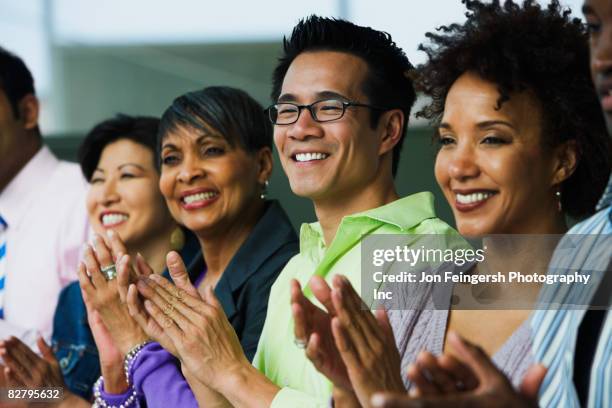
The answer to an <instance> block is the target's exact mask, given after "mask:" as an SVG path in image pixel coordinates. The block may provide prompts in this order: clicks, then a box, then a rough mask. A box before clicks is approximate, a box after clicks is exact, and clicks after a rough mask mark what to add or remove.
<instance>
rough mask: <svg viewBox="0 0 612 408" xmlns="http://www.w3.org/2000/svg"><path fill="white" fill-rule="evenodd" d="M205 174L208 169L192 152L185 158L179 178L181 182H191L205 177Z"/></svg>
mask: <svg viewBox="0 0 612 408" xmlns="http://www.w3.org/2000/svg"><path fill="white" fill-rule="evenodd" d="M205 175H206V171H205V170H204V167H203V166H202V163H201V162H200V160H198V158H197V157H195V156H194V155H192V154H190V155H187V156H186V157H185V158H184V159H183V161H182V163H181V168H180V169H179V172H178V175H177V179H178V181H179V182H181V183H185V184H190V183H192V182H194V181H195V180H197V179H199V178H202V177H205Z"/></svg>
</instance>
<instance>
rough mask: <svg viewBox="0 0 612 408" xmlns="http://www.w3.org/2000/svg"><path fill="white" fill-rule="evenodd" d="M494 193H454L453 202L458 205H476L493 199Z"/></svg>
mask: <svg viewBox="0 0 612 408" xmlns="http://www.w3.org/2000/svg"><path fill="white" fill-rule="evenodd" d="M493 195H495V193H493V192H491V191H483V192H476V193H470V194H460V193H455V200H457V203H459V204H478V203H481V202H483V201H486V200H488V199H489V198H491V197H493Z"/></svg>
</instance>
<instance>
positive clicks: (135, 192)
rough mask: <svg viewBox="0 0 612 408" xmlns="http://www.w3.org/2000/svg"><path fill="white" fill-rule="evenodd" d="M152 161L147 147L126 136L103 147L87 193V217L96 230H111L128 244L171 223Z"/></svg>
mask: <svg viewBox="0 0 612 408" xmlns="http://www.w3.org/2000/svg"><path fill="white" fill-rule="evenodd" d="M153 163H154V162H153V152H152V151H151V149H149V148H148V147H145V146H143V145H141V144H139V143H136V142H134V141H132V140H129V139H119V140H117V141H115V142H112V143H110V144H108V145H107V146H106V147H105V148H104V150H103V151H102V154H101V155H100V159H99V161H98V166H97V168H96V169H95V170H94V172H93V174H92V176H91V179H90V181H89V182H90V187H89V192H88V194H87V210H88V213H89V220H90V223H91V225H92V227H93V229H94V230H95V231H96V232H97V233H99V234H104V233H105V231H106V230H108V229H113V230H115V231H117V232H118V233H119V235H120V236H121V238H122V239H123V241H124V242H125V243H126V245H128V246H132V245H134V244H135V245H138V244H141V243H142V242H144V241H146V240H148V239H149V238H150V237H151V236H153V235H155V234H157V233H159V232H160V231H166V230H167V229H168V226H169V225H170V224H173V223H174V221H173V220H172V218H171V217H170V214H169V213H168V209H167V208H166V203H165V202H164V198H163V197H162V195H161V193H160V191H159V185H158V184H159V175H158V172H157V171H156V170H155V167H154V165H153Z"/></svg>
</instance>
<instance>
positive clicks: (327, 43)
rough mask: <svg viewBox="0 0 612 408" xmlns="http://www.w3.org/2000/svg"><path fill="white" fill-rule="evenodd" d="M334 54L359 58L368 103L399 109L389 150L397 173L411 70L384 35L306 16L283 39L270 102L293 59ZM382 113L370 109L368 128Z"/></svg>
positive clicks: (411, 98) (409, 103)
mask: <svg viewBox="0 0 612 408" xmlns="http://www.w3.org/2000/svg"><path fill="white" fill-rule="evenodd" d="M308 51H337V52H345V53H347V54H351V55H354V56H356V57H359V58H361V59H363V60H364V61H365V62H366V64H367V66H368V73H367V76H366V79H365V80H364V82H363V85H362V91H363V93H364V94H365V95H366V97H367V98H368V99H369V101H367V102H369V103H371V104H372V105H375V106H382V107H386V108H389V109H401V111H402V112H403V113H404V127H403V129H402V130H401V138H400V140H399V142H398V143H397V145H396V146H395V148H394V149H393V164H392V172H393V175H394V176H395V174H396V173H397V167H398V164H399V156H400V153H401V150H402V145H403V143H404V136H405V134H406V128H407V126H408V120H409V118H410V110H411V109H412V105H413V104H414V101H415V99H416V94H415V91H414V87H413V84H412V80H411V79H410V75H409V73H410V72H411V71H412V70H413V66H412V64H410V62H409V61H408V58H407V57H406V54H405V53H404V51H402V49H401V48H399V47H398V46H397V45H396V44H395V42H394V41H393V40H392V39H391V35H389V34H388V33H386V32H382V31H377V30H374V29H372V28H370V27H362V26H358V25H356V24H353V23H351V22H348V21H345V20H340V19H334V18H325V17H319V16H315V15H313V16H310V17H308V18H306V19H303V20H300V22H298V24H297V25H296V26H295V27H294V28H293V32H292V33H291V37H290V38H286V37H285V38H284V39H283V55H282V56H281V57H280V58H279V62H278V65H277V66H276V68H275V70H274V74H273V76H272V94H271V96H272V101H273V102H274V103H276V101H277V99H278V97H279V95H280V91H281V88H282V85H283V80H284V79H285V75H286V74H287V71H288V70H289V66H290V65H291V63H292V62H293V60H294V59H295V58H296V57H297V56H298V55H300V54H301V53H303V52H308ZM382 113H383V112H382V111H379V110H372V114H371V126H372V127H375V126H376V125H377V124H378V121H379V119H380V117H381V115H382Z"/></svg>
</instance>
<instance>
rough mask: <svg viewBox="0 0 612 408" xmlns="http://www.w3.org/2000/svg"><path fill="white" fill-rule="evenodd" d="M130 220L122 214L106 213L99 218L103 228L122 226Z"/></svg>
mask: <svg viewBox="0 0 612 408" xmlns="http://www.w3.org/2000/svg"><path fill="white" fill-rule="evenodd" d="M128 218H130V217H129V216H128V215H127V214H123V213H106V214H102V216H101V217H100V222H101V223H102V226H103V227H104V228H110V227H115V226H117V225H119V224H123V223H124V222H126V221H127V220H128Z"/></svg>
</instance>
